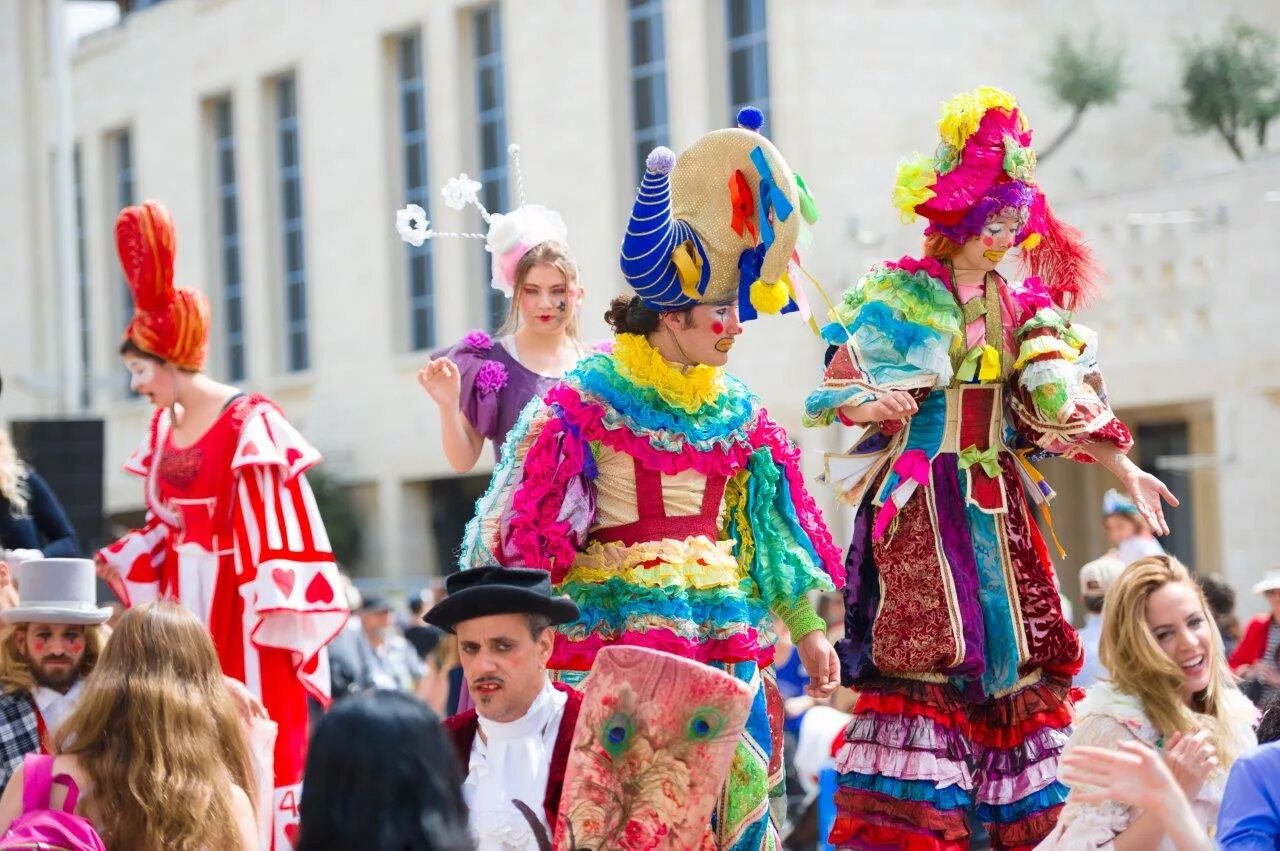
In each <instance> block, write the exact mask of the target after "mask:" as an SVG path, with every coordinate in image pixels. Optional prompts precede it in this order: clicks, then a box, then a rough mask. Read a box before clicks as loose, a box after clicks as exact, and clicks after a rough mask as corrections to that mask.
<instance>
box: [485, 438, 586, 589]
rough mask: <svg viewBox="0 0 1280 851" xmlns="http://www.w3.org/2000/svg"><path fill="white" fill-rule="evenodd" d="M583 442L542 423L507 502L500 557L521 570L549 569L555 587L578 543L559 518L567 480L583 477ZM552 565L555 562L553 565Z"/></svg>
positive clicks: (569, 526) (566, 524)
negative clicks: (522, 470)
mask: <svg viewBox="0 0 1280 851" xmlns="http://www.w3.org/2000/svg"><path fill="white" fill-rule="evenodd" d="M584 460H585V452H584V451H583V444H582V441H580V440H577V439H575V438H574V436H573V435H572V434H570V433H569V432H568V429H567V428H566V426H565V423H564V421H563V420H561V419H559V418H558V417H552V418H550V419H549V420H547V422H546V425H545V426H544V427H543V430H542V433H541V434H539V435H538V438H537V440H535V441H534V442H533V445H532V446H530V447H529V454H528V455H526V456H525V460H524V480H523V481H522V482H521V483H520V487H519V488H517V489H516V492H515V494H514V495H513V496H512V498H511V508H510V512H509V513H510V517H509V519H506V520H507V532H506V535H505V536H504V542H503V547H502V551H503V554H504V555H514V557H515V558H513V559H510V560H509V561H514V560H515V559H519V562H520V564H521V566H523V567H540V568H543V569H544V570H547V569H550V568H551V567H552V566H553V565H554V568H555V569H554V571H553V572H552V576H551V581H552V582H559V581H561V580H562V579H563V578H564V575H565V573H567V572H568V570H569V568H570V567H571V566H572V565H573V560H574V558H575V557H576V556H577V553H578V541H577V539H576V536H574V535H573V534H572V533H571V530H572V527H571V524H570V523H569V521H568V520H567V519H561V518H560V517H559V511H560V506H561V504H562V502H563V496H564V494H565V493H566V492H567V491H568V489H569V484H570V482H571V480H572V479H573V478H574V477H575V476H578V475H580V474H581V473H582V470H583V466H584ZM553 560H554V561H553Z"/></svg>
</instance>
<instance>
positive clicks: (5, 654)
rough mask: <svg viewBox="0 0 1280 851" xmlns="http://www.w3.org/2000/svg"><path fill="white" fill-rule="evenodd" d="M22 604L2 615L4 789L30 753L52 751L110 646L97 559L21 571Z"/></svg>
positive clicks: (0, 779) (48, 562) (0, 759)
mask: <svg viewBox="0 0 1280 851" xmlns="http://www.w3.org/2000/svg"><path fill="white" fill-rule="evenodd" d="M17 574H18V576H19V581H20V584H21V587H22V600H21V601H20V602H19V603H18V605H16V606H14V607H12V608H9V609H5V610H4V611H2V612H0V623H3V624H4V625H5V626H4V633H3V638H0V786H3V785H4V784H5V783H8V782H9V778H10V777H11V776H12V775H13V773H14V772H15V771H16V770H17V769H18V766H20V765H22V758H23V757H24V756H26V755H27V754H33V753H48V743H49V742H50V741H51V735H52V733H53V731H54V730H55V729H56V728H57V726H58V725H59V724H61V723H62V722H63V720H65V719H66V717H67V716H68V715H70V714H71V712H72V710H74V709H75V707H76V701H77V700H78V699H79V697H80V690H81V686H82V683H83V681H84V678H85V677H86V676H88V674H89V672H90V671H92V670H93V666H94V665H95V664H96V663H97V661H98V656H99V654H100V653H101V652H102V645H103V642H104V641H105V635H104V633H103V627H102V624H104V623H106V622H107V620H108V619H109V618H110V617H111V609H110V608H107V607H99V606H98V604H97V599H96V577H95V575H94V568H93V562H92V561H89V560H88V559H75V558H57V559H35V560H32V561H28V562H25V563H23V564H22V565H20V566H19V567H18V568H17Z"/></svg>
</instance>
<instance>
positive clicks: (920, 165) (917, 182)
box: [893, 153, 938, 225]
mask: <svg viewBox="0 0 1280 851" xmlns="http://www.w3.org/2000/svg"><path fill="white" fill-rule="evenodd" d="M937 179H938V175H937V174H936V173H935V172H934V170H933V158H932V157H928V156H925V155H924V154H921V153H916V154H913V155H912V156H911V158H910V159H907V160H902V161H901V162H899V163H898V177H897V180H895V181H894V185H893V206H895V207H897V208H898V212H899V213H901V214H902V223H903V224H904V225H909V224H911V223H912V222H913V221H915V217H916V207H918V206H919V205H921V204H923V203H924V202H925V201H928V200H929V199H930V198H932V197H934V195H936V194H937V193H935V192H934V191H933V190H932V189H931V188H930V187H931V186H932V185H933V183H934V181H936V180H937Z"/></svg>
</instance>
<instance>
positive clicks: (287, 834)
mask: <svg viewBox="0 0 1280 851" xmlns="http://www.w3.org/2000/svg"><path fill="white" fill-rule="evenodd" d="M284 838H285V839H287V840H289V844H290V845H292V846H293V847H294V848H297V847H298V823H297V822H296V821H295V822H293V823H292V824H286V825H285V826H284Z"/></svg>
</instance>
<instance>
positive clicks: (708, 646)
mask: <svg viewBox="0 0 1280 851" xmlns="http://www.w3.org/2000/svg"><path fill="white" fill-rule="evenodd" d="M618 646H628V647H649V648H652V649H654V650H662V651H664V652H666V653H673V654H675V655H676V656H683V657H684V658H686V659H695V660H697V661H699V662H755V663H757V664H758V665H760V666H761V667H764V666H766V665H769V664H771V663H772V662H773V651H772V649H770V650H769V652H768V653H765V652H764V650H763V648H761V647H760V638H759V635H758V633H757V632H756V631H755V630H754V629H751V630H748V631H747V632H744V633H738V634H736V635H733V636H730V637H729V638H712V639H705V640H701V641H699V640H697V639H691V638H685V637H683V636H680V635H676V634H675V633H674V632H672V631H671V630H669V629H650V630H646V631H645V632H633V631H628V632H624V633H622V634H621V635H619V636H617V637H615V638H604V637H602V636H600V635H589V636H587V637H586V638H584V639H581V640H577V641H574V640H571V639H570V638H568V637H567V636H565V635H556V643H555V649H554V650H552V651H551V661H550V662H548V663H547V666H548V667H550V668H554V669H555V670H557V671H589V670H591V665H592V664H593V663H594V662H595V660H596V654H597V653H599V652H600V651H601V649H603V648H605V647H618Z"/></svg>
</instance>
